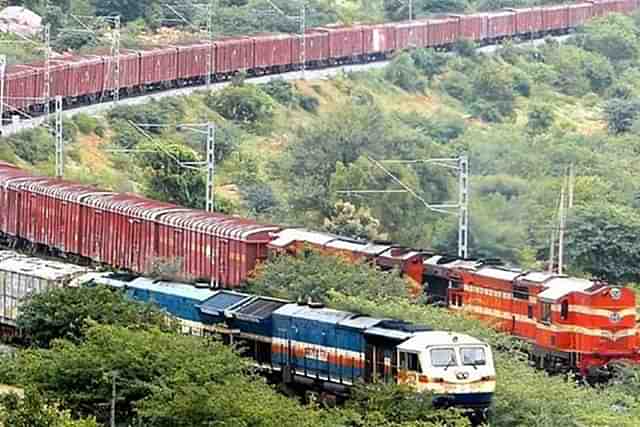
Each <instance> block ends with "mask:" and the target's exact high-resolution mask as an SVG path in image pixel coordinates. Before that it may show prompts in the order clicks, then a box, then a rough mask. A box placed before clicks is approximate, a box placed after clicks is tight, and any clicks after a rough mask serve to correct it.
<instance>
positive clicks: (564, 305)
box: [560, 300, 569, 320]
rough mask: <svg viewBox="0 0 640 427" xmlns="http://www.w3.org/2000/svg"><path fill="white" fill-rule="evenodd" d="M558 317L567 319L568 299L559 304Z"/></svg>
mask: <svg viewBox="0 0 640 427" xmlns="http://www.w3.org/2000/svg"><path fill="white" fill-rule="evenodd" d="M560 318H561V319H562V320H567V319H568V318H569V301H567V300H564V301H562V304H561V305H560Z"/></svg>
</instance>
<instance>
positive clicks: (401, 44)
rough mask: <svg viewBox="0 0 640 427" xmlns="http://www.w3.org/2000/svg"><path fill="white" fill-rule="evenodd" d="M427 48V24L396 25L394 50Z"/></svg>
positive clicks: (415, 22) (417, 22) (408, 23)
mask: <svg viewBox="0 0 640 427" xmlns="http://www.w3.org/2000/svg"><path fill="white" fill-rule="evenodd" d="M426 46H427V23H426V22H420V21H412V22H402V23H400V24H396V48H397V49H408V48H416V47H417V48H420V47H426Z"/></svg>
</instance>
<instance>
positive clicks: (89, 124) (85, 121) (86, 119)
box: [73, 113, 98, 135]
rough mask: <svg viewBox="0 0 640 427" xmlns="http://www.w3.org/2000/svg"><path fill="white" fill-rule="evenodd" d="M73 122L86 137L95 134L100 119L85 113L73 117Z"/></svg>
mask: <svg viewBox="0 0 640 427" xmlns="http://www.w3.org/2000/svg"><path fill="white" fill-rule="evenodd" d="M73 121H74V123H75V124H76V126H78V130H79V131H80V133H82V134H85V135H89V134H90V133H92V132H94V131H95V130H96V128H97V127H98V119H96V118H95V117H91V116H89V115H88V114H85V113H80V114H76V115H75V116H73Z"/></svg>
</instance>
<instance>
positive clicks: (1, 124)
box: [0, 55, 7, 135]
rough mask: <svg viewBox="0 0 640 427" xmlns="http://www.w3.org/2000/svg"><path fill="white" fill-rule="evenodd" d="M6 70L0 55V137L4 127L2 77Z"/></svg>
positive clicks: (4, 62)
mask: <svg viewBox="0 0 640 427" xmlns="http://www.w3.org/2000/svg"><path fill="white" fill-rule="evenodd" d="M6 68H7V57H6V56H5V55H0V135H2V129H3V127H4V75H5V71H6Z"/></svg>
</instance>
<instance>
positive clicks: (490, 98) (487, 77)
mask: <svg viewBox="0 0 640 427" xmlns="http://www.w3.org/2000/svg"><path fill="white" fill-rule="evenodd" d="M472 87H473V96H474V98H476V99H480V100H484V101H485V103H478V107H477V109H476V110H477V111H478V112H477V114H478V115H480V116H482V117H483V118H484V119H486V120H488V121H500V120H501V119H502V117H509V116H511V115H512V114H513V110H514V108H515V95H514V76H513V72H512V70H511V68H510V67H509V66H508V65H506V64H504V63H501V62H498V61H486V62H485V63H484V64H483V66H481V67H480V70H479V71H478V73H477V74H476V76H475V78H474V79H473V82H472ZM487 104H490V105H491V106H493V107H494V108H495V111H496V113H497V114H496V115H490V114H487V113H486V112H487V111H490V110H488V109H487Z"/></svg>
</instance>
